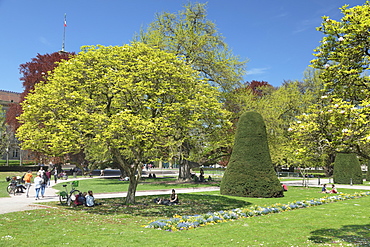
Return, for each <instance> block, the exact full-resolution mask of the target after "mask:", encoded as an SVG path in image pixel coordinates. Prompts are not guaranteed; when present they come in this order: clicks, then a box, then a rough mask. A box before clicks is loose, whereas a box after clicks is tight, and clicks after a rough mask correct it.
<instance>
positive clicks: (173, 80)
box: [18, 43, 226, 203]
mask: <svg viewBox="0 0 370 247" xmlns="http://www.w3.org/2000/svg"><path fill="white" fill-rule="evenodd" d="M218 95H219V92H218V90H216V89H215V88H213V87H211V86H210V85H209V84H208V83H206V82H204V81H202V80H199V76H198V74H197V73H196V72H195V71H194V70H193V69H192V68H191V67H190V66H187V65H186V64H185V63H184V62H183V61H181V60H179V59H178V58H177V57H176V56H175V55H173V54H170V53H166V52H164V51H160V50H159V49H153V48H149V47H148V46H147V45H145V44H142V43H134V44H132V45H125V46H122V47H118V46H116V47H103V46H91V47H83V48H82V52H80V53H79V54H78V55H77V56H76V57H74V58H72V59H70V60H69V61H65V62H62V63H60V64H59V66H58V67H57V68H56V69H55V70H54V73H53V74H51V75H50V76H49V77H48V82H47V83H41V84H39V85H37V86H36V88H35V91H34V93H33V94H31V95H29V96H28V97H27V98H26V101H25V102H24V103H23V109H24V112H23V114H22V115H21V117H20V120H21V122H22V123H23V125H22V126H21V127H20V128H19V130H18V137H19V138H20V139H21V140H22V141H23V146H24V147H25V148H28V149H34V150H38V151H42V152H44V153H49V154H51V155H55V156H58V155H59V156H60V155H63V154H65V153H71V152H78V151H80V150H88V151H90V152H94V151H98V152H100V151H101V152H108V153H109V154H110V155H111V156H112V157H113V159H114V160H115V161H116V162H117V163H118V164H119V165H120V166H121V167H122V168H123V169H124V170H125V172H126V174H127V175H128V176H129V178H130V185H129V189H128V194H127V197H126V203H134V202H135V192H136V187H137V182H138V180H139V179H140V176H141V170H142V169H141V167H142V163H143V162H146V161H147V160H148V159H154V158H160V157H159V156H162V155H165V154H164V152H163V150H170V149H171V148H172V147H175V146H177V145H179V143H183V142H186V140H187V138H189V136H192V135H196V132H193V131H194V130H196V129H201V128H203V127H204V126H207V127H209V128H214V129H216V128H219V127H220V126H221V125H222V123H221V122H220V121H221V120H222V119H223V116H224V114H225V113H226V112H225V111H224V110H222V109H221V104H220V103H219V102H218V99H217V97H218ZM185 132H187V134H186V135H185V134H184V133H185ZM96 156H97V155H95V157H96Z"/></svg>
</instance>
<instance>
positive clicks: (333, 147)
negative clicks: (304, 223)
mask: <svg viewBox="0 0 370 247" xmlns="http://www.w3.org/2000/svg"><path fill="white" fill-rule="evenodd" d="M341 11H342V13H343V15H344V16H343V18H342V19H341V20H340V21H335V20H332V19H330V18H329V17H327V16H324V17H323V22H322V24H321V26H320V27H319V28H318V30H319V31H321V32H322V33H323V34H324V35H325V36H324V37H323V39H322V41H321V45H320V46H319V47H318V48H317V49H316V50H315V52H316V54H315V56H316V59H314V60H312V61H311V63H312V66H313V67H314V68H316V69H317V70H319V77H320V80H322V82H323V91H322V92H321V98H320V100H319V101H318V103H317V104H316V105H315V106H312V107H311V108H310V109H309V110H308V111H307V112H306V114H305V115H302V116H301V117H300V118H298V122H296V123H294V124H293V125H294V126H295V127H293V128H292V129H293V130H294V131H295V132H296V133H298V132H299V134H298V135H297V136H295V140H296V141H297V144H298V146H299V148H298V149H297V152H296V153H297V154H298V155H300V156H301V157H304V156H305V155H307V153H309V152H310V153H311V156H316V157H318V156H320V155H322V156H321V157H323V158H324V159H326V167H328V168H329V166H332V164H333V161H334V158H335V155H336V153H337V152H346V153H356V154H357V155H360V156H362V157H363V158H365V159H368V158H369V156H368V155H369V140H370V132H369V116H370V115H369V106H370V104H369V95H370V94H369V85H370V84H369V76H368V75H366V71H367V70H368V69H369V47H370V46H369V44H370V38H369V37H370V36H369V34H370V33H369V32H370V31H369V28H368V27H369V24H368V23H369V17H368V13H369V11H370V6H369V2H366V3H365V4H364V5H362V6H356V7H353V8H348V5H345V6H343V7H342V8H341ZM302 137H303V138H302ZM299 138H301V140H305V142H302V143H299V142H300V140H299ZM309 138H311V141H312V143H314V144H313V145H312V144H311V145H308V146H306V147H305V145H307V144H308V143H307V141H308V140H309ZM314 151H316V152H314ZM306 157H307V156H306ZM329 164H330V165H329ZM331 173H332V169H330V170H328V173H327V175H331Z"/></svg>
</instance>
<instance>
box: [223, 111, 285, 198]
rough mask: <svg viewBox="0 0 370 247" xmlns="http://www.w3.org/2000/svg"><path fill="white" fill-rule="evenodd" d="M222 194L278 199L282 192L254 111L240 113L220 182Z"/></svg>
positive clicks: (260, 119) (262, 124)
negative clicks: (226, 164) (227, 161)
mask: <svg viewBox="0 0 370 247" xmlns="http://www.w3.org/2000/svg"><path fill="white" fill-rule="evenodd" d="M220 192H221V194H222V195H232V196H243V197H263V198H270V197H282V196H284V194H283V189H282V186H281V184H280V181H279V179H278V177H277V176H276V172H275V171H274V167H273V165H272V161H271V157H270V151H269V147H268V143H267V135H266V126H265V123H264V121H263V118H262V116H261V115H260V114H259V113H257V112H247V113H244V114H243V115H242V116H241V117H240V119H239V122H238V127H237V130H236V135H235V141H234V147H233V152H232V154H231V157H230V161H229V164H228V166H227V169H226V171H225V174H224V176H223V178H222V181H221V188H220Z"/></svg>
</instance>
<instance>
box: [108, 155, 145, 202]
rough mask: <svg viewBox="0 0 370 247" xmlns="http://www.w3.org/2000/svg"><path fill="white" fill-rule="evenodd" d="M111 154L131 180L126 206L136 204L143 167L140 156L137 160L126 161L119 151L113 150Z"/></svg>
mask: <svg viewBox="0 0 370 247" xmlns="http://www.w3.org/2000/svg"><path fill="white" fill-rule="evenodd" d="M111 152H112V154H113V155H114V159H115V160H116V161H117V163H118V164H119V165H120V166H121V168H122V169H123V170H124V171H125V173H126V175H127V176H128V177H129V178H130V180H129V187H128V190H127V196H126V201H125V202H126V204H135V194H136V187H137V184H138V182H139V181H140V178H141V174H142V165H141V162H140V161H139V160H140V156H138V157H137V159H135V160H133V159H125V157H123V156H122V155H121V153H120V151H119V150H118V149H115V148H111ZM121 168H120V169H121Z"/></svg>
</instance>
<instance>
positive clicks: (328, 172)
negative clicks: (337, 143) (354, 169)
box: [324, 153, 335, 177]
mask: <svg viewBox="0 0 370 247" xmlns="http://www.w3.org/2000/svg"><path fill="white" fill-rule="evenodd" d="M334 160H335V154H334V153H332V154H329V155H328V157H327V159H326V162H325V163H326V164H325V166H324V171H325V176H326V177H331V176H332V175H333V171H334V166H333V164H334Z"/></svg>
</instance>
